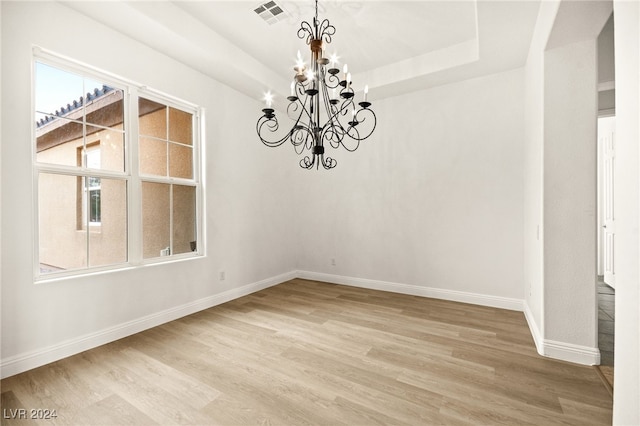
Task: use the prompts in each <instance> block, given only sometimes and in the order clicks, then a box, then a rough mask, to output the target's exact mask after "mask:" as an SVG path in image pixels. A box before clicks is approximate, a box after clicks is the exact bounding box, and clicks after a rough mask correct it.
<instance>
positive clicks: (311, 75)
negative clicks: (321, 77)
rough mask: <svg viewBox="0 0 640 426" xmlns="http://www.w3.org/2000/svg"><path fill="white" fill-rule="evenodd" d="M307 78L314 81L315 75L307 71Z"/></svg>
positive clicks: (311, 71)
mask: <svg viewBox="0 0 640 426" xmlns="http://www.w3.org/2000/svg"><path fill="white" fill-rule="evenodd" d="M305 76H306V77H307V80H313V79H314V77H315V74H314V73H313V70H307V72H306V73H305Z"/></svg>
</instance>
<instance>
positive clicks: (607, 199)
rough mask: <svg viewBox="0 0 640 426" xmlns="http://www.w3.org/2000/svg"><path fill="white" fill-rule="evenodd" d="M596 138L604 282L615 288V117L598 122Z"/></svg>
mask: <svg viewBox="0 0 640 426" xmlns="http://www.w3.org/2000/svg"><path fill="white" fill-rule="evenodd" d="M598 138H599V139H600V141H599V142H600V143H601V146H602V147H603V157H602V192H603V194H602V195H603V197H602V198H603V200H602V201H603V206H602V207H603V218H602V219H603V220H602V228H603V232H602V240H603V249H604V282H605V283H607V284H609V285H610V286H611V287H614V288H615V285H616V270H615V252H614V246H615V244H614V242H615V236H616V229H615V211H614V210H613V192H614V190H615V182H614V180H613V176H614V171H615V165H616V153H615V145H616V132H615V117H607V118H606V119H601V120H599V126H598Z"/></svg>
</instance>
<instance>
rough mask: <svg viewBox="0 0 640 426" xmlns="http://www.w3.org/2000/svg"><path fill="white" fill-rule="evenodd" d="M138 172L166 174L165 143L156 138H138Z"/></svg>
mask: <svg viewBox="0 0 640 426" xmlns="http://www.w3.org/2000/svg"><path fill="white" fill-rule="evenodd" d="M140 172H141V173H146V174H152V175H158V176H166V175H167V143H166V142H165V141H161V140H158V139H150V138H140Z"/></svg>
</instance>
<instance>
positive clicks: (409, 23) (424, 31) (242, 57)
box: [65, 0, 540, 99]
mask: <svg viewBox="0 0 640 426" xmlns="http://www.w3.org/2000/svg"><path fill="white" fill-rule="evenodd" d="M261 3H262V2H261V1H260V0H252V1H247V0H235V1H157V2H138V1H134V2H76V1H70V2H65V4H66V5H68V6H69V7H71V8H73V9H75V10H77V11H79V12H81V13H83V14H85V15H87V16H89V17H91V18H93V19H95V20H97V21H99V22H101V23H104V24H106V25H108V26H110V27H112V28H114V29H116V30H118V31H120V32H122V33H124V34H126V35H128V36H130V37H132V38H134V39H136V40H138V41H140V42H142V43H144V44H146V45H148V46H150V47H153V48H155V49H157V50H160V51H162V52H164V53H165V54H167V55H169V56H171V57H173V58H174V59H176V60H179V61H181V62H183V63H185V64H186V65H188V66H190V67H192V68H195V69H197V70H199V71H201V72H203V73H204V74H206V75H209V76H211V77H213V78H215V79H217V80H220V81H221V82H223V83H225V84H228V85H230V86H231V87H233V88H235V89H236V90H238V91H240V92H242V93H245V94H247V95H248V96H251V97H254V98H255V99H260V98H261V97H262V94H263V93H264V92H266V91H267V90H271V91H272V92H275V94H276V97H285V96H286V95H287V91H288V90H289V83H290V81H291V78H292V77H293V69H292V67H293V65H294V61H295V57H296V52H297V51H298V50H300V51H301V52H302V54H303V56H306V57H307V58H308V57H309V50H308V47H307V46H306V45H305V42H304V41H303V40H300V39H298V37H297V35H296V33H297V30H298V28H299V27H300V22H301V21H302V20H306V21H312V19H313V15H314V7H315V6H314V2H313V0H305V1H289V0H276V3H278V5H280V6H281V7H282V8H283V9H284V10H285V11H286V13H287V17H286V19H284V20H281V21H280V22H276V23H275V24H273V25H270V24H268V23H266V22H265V21H264V20H263V19H262V18H260V17H259V16H258V15H257V14H256V13H255V12H254V11H253V9H254V8H255V7H257V6H258V5H260V4H261ZM539 3H540V0H511V1H485V0H479V1H475V0H448V1H432V0H427V1H416V0H414V1H394V0H387V1H371V0H361V1H348V0H324V1H323V0H320V3H319V18H320V20H323V19H325V18H327V19H329V20H330V22H331V24H332V25H334V26H335V27H336V33H335V35H334V36H333V39H332V42H331V44H328V45H326V46H325V49H326V52H327V53H329V54H330V53H333V52H335V53H337V55H338V56H339V57H340V62H341V65H342V64H344V63H345V62H346V63H347V64H348V65H349V71H351V72H352V74H353V81H354V86H355V87H356V89H360V90H361V89H362V87H363V86H364V84H365V83H366V84H368V85H369V88H370V99H375V98H383V97H388V96H394V95H397V94H401V93H406V92H408V91H413V90H417V89H421V88H427V87H432V86H435V85H440V84H446V83H450V82H454V81H459V80H463V79H468V78H473V77H477V76H481V75H486V74H490V73H495V72H499V71H503V70H508V69H513V68H516V67H520V66H522V65H524V63H525V61H526V57H527V53H528V50H529V45H530V41H531V37H532V34H533V28H534V26H535V20H536V17H537V14H538V7H539ZM123 17H126V19H123ZM340 67H341V66H340Z"/></svg>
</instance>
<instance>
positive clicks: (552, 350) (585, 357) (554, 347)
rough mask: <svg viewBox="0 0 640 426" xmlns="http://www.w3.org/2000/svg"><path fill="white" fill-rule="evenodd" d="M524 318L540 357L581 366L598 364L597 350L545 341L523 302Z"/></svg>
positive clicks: (598, 353) (598, 351) (526, 304)
mask: <svg viewBox="0 0 640 426" xmlns="http://www.w3.org/2000/svg"><path fill="white" fill-rule="evenodd" d="M524 316H525V318H526V319H527V323H528V324H529V330H530V331H531V335H532V336H533V341H534V342H535V344H536V349H537V351H538V353H539V354H540V355H542V356H545V357H549V358H553V359H559V360H562V361H568V362H573V363H576V364H582V365H599V364H600V350H599V349H598V348H591V347H588V346H580V345H574V344H572V343H565V342H558V341H556V340H548V339H545V338H544V337H543V333H542V332H541V330H540V328H539V327H538V324H536V321H535V319H534V318H533V314H532V312H531V309H530V308H529V304H528V303H527V302H526V301H525V302H524Z"/></svg>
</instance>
